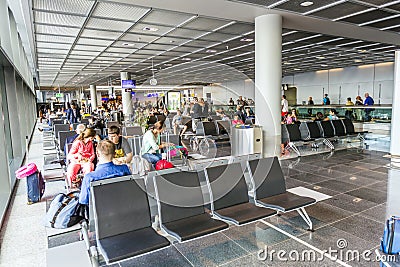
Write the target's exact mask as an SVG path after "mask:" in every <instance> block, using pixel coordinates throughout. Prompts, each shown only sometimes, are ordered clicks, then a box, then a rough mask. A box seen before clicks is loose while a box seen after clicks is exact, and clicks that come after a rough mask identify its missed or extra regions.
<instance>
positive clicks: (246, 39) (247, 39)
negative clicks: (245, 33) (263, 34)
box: [240, 38, 253, 42]
mask: <svg viewBox="0 0 400 267" xmlns="http://www.w3.org/2000/svg"><path fill="white" fill-rule="evenodd" d="M240 41H241V42H251V41H253V39H252V38H242V39H240Z"/></svg>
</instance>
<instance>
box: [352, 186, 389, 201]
mask: <svg viewBox="0 0 400 267" xmlns="http://www.w3.org/2000/svg"><path fill="white" fill-rule="evenodd" d="M346 194H348V195H351V196H354V197H358V198H362V199H366V200H369V201H371V202H375V203H377V204H382V203H384V202H386V200H387V194H386V193H385V192H382V191H378V190H374V189H370V188H365V187H362V188H358V189H356V190H353V191H350V192H347V193H346Z"/></svg>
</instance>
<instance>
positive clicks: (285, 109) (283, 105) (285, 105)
mask: <svg viewBox="0 0 400 267" xmlns="http://www.w3.org/2000/svg"><path fill="white" fill-rule="evenodd" d="M281 110H282V112H281V117H285V116H286V115H287V114H288V113H289V103H288V101H287V99H286V96H285V95H283V96H282V101H281Z"/></svg>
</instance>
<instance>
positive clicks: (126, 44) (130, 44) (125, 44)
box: [122, 43, 135, 46]
mask: <svg viewBox="0 0 400 267" xmlns="http://www.w3.org/2000/svg"><path fill="white" fill-rule="evenodd" d="M122 45H123V46H134V45H135V44H132V43H123V44H122Z"/></svg>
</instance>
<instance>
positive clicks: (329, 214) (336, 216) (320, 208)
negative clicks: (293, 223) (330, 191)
mask: <svg viewBox="0 0 400 267" xmlns="http://www.w3.org/2000/svg"><path fill="white" fill-rule="evenodd" d="M306 211H307V213H308V215H309V216H311V217H314V218H316V219H318V220H319V221H322V222H325V223H332V222H335V221H338V220H341V219H343V218H345V217H348V216H350V215H351V214H352V213H351V212H349V211H346V210H343V209H340V208H338V207H335V206H332V205H329V204H326V203H324V202H318V203H316V204H314V205H311V206H309V207H307V208H306Z"/></svg>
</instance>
